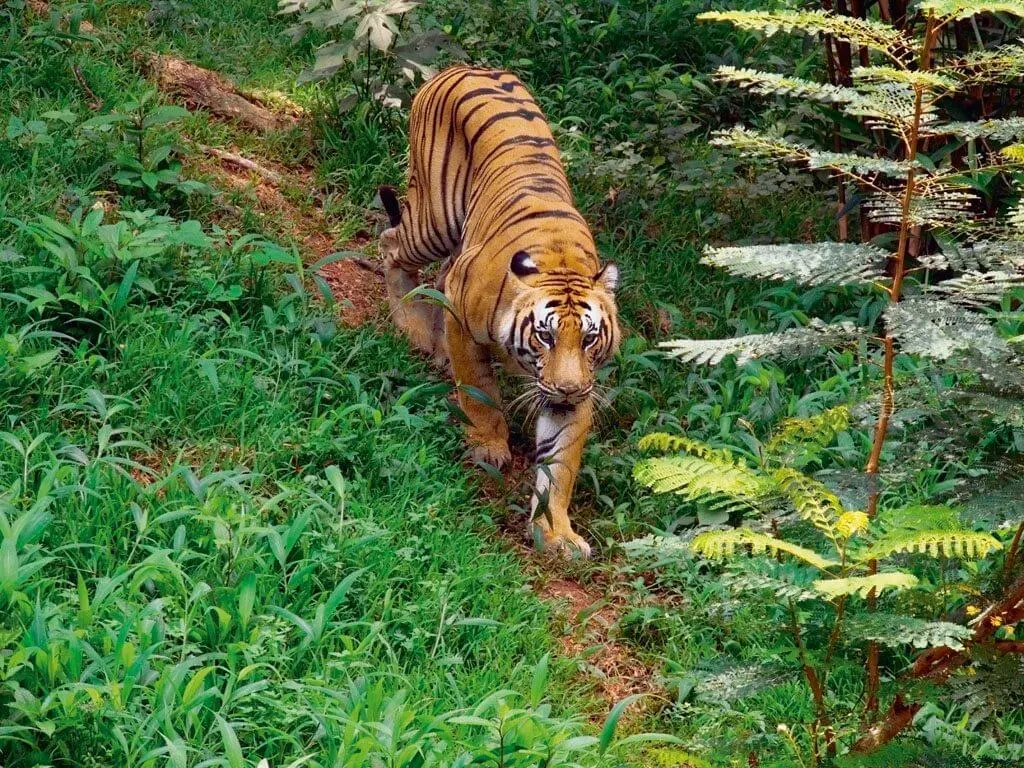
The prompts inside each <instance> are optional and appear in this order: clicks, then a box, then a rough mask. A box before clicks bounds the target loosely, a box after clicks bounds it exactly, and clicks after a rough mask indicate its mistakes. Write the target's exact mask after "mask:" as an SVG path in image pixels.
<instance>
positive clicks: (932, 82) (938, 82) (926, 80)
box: [851, 67, 959, 92]
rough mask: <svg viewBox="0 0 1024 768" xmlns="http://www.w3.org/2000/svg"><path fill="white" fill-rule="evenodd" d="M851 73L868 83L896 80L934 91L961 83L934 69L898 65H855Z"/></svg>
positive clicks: (856, 78)
mask: <svg viewBox="0 0 1024 768" xmlns="http://www.w3.org/2000/svg"><path fill="white" fill-rule="evenodd" d="M851 74H852V75H853V79H854V80H858V81H863V82H866V83H892V82H896V83H903V84H905V85H909V86H911V87H915V88H922V89H924V90H925V91H932V92H942V91H952V90H954V89H956V87H957V86H958V85H959V83H958V82H957V80H955V79H954V78H953V77H950V76H949V75H943V74H940V73H938V72H935V71H933V70H925V71H922V70H919V69H898V68H897V67H854V68H853V72H852V73H851Z"/></svg>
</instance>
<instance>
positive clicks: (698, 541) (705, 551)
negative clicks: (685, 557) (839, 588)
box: [690, 528, 839, 585]
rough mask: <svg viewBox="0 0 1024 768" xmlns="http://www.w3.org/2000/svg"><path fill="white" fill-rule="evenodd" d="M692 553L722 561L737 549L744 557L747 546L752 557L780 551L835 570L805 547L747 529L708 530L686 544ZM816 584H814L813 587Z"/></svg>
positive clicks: (830, 563)
mask: <svg viewBox="0 0 1024 768" xmlns="http://www.w3.org/2000/svg"><path fill="white" fill-rule="evenodd" d="M690 546H691V547H692V548H693V551H694V552H695V553H696V554H698V555H700V556H702V557H706V558H707V559H708V560H725V559H727V558H730V557H734V556H735V555H736V551H737V550H738V549H741V550H742V551H743V553H744V554H745V552H746V548H747V547H749V548H750V551H751V553H752V554H755V555H760V554H763V553H766V552H767V553H768V554H770V555H776V554H778V553H779V552H784V553H786V554H787V555H791V556H792V557H795V558H796V559H797V560H801V561H803V562H805V563H807V564H808V565H812V566H814V567H815V568H818V569H820V570H823V571H825V570H828V569H829V568H837V567H839V562H838V561H835V560H829V559H828V558H825V557H822V556H821V555H819V554H818V553H817V552H815V551H814V550H811V549H807V548H806V547H800V546H797V545H796V544H791V543H790V542H788V541H784V540H782V539H777V538H775V537H774V536H768V535H767V534H764V533H757V532H756V531H752V530H750V529H749V528H734V529H733V530H731V531H708V532H706V533H702V534H700V535H698V536H695V537H694V539H693V543H692V544H691V545H690ZM818 583H819V582H815V585H817V584H818Z"/></svg>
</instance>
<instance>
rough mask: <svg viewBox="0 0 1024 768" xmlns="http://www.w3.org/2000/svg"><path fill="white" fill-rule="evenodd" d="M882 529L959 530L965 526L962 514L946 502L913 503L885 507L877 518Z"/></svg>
mask: <svg viewBox="0 0 1024 768" xmlns="http://www.w3.org/2000/svg"><path fill="white" fill-rule="evenodd" d="M875 524H876V526H877V527H878V528H879V529H881V530H882V531H884V532H886V533H888V532H890V531H897V530H898V531H901V532H905V531H959V530H961V529H962V528H963V525H961V523H960V514H959V512H957V510H956V508H955V507H950V506H948V505H946V504H911V505H909V506H906V507H897V508H895V509H883V510H882V511H881V512H880V513H879V514H878V517H877V518H876V519H875Z"/></svg>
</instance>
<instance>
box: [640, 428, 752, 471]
mask: <svg viewBox="0 0 1024 768" xmlns="http://www.w3.org/2000/svg"><path fill="white" fill-rule="evenodd" d="M637 447H638V448H639V449H640V450H641V451H658V452H659V453H671V452H673V451H685V452H686V453H692V454H693V455H694V456H698V457H700V458H702V459H708V460H709V461H720V462H722V463H725V464H736V463H738V462H737V461H736V458H735V457H734V456H733V453H732V451H730V450H729V449H728V448H712V447H711V446H710V445H708V444H707V443H702V442H701V441H700V440H692V439H690V438H689V437H684V436H683V435H670V434H668V433H667V432H652V433H651V434H649V435H644V436H643V437H641V438H640V440H639V442H638V443H637Z"/></svg>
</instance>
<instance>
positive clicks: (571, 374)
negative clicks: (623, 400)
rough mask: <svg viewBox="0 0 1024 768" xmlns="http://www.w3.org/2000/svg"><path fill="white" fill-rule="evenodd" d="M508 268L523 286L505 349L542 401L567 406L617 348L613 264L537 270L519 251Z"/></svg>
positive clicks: (588, 390)
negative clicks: (593, 268) (582, 269)
mask: <svg viewBox="0 0 1024 768" xmlns="http://www.w3.org/2000/svg"><path fill="white" fill-rule="evenodd" d="M510 270H511V273H512V275H514V276H515V277H516V278H517V279H518V281H519V283H520V287H521V288H522V290H520V291H519V292H518V295H517V296H516V298H515V300H514V303H513V308H512V309H513V311H512V312H511V321H510V322H509V328H508V331H507V335H506V341H505V346H506V350H507V352H508V354H509V355H510V357H512V358H513V359H514V360H515V361H516V362H517V363H518V364H519V366H520V367H521V368H522V369H523V370H524V371H525V372H526V374H527V375H528V376H530V377H532V378H533V379H534V382H535V384H536V388H537V394H538V395H539V398H538V399H539V400H540V402H541V403H542V404H543V405H545V406H547V407H552V408H555V409H564V410H571V409H572V408H575V407H576V406H577V405H579V404H580V403H582V402H584V401H586V400H587V399H588V398H589V397H591V395H592V394H593V392H594V385H595V382H596V378H597V371H598V369H600V368H601V366H602V365H604V364H605V363H606V362H607V361H608V360H609V359H610V358H611V357H612V355H614V354H615V352H616V350H617V349H618V344H619V338H620V331H619V323H618V312H617V309H616V305H615V287H616V285H617V283H618V277H619V273H618V269H617V267H616V266H615V265H614V264H605V265H604V266H603V267H601V268H600V269H598V271H597V272H596V273H595V274H583V273H581V272H580V271H579V270H578V269H569V268H565V267H558V268H553V269H545V270H543V271H542V270H541V269H539V268H538V267H537V265H536V264H535V263H534V260H533V259H532V258H531V257H530V255H529V254H528V253H527V252H526V251H518V252H517V253H516V254H515V255H514V256H513V257H512V263H511V265H510Z"/></svg>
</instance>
